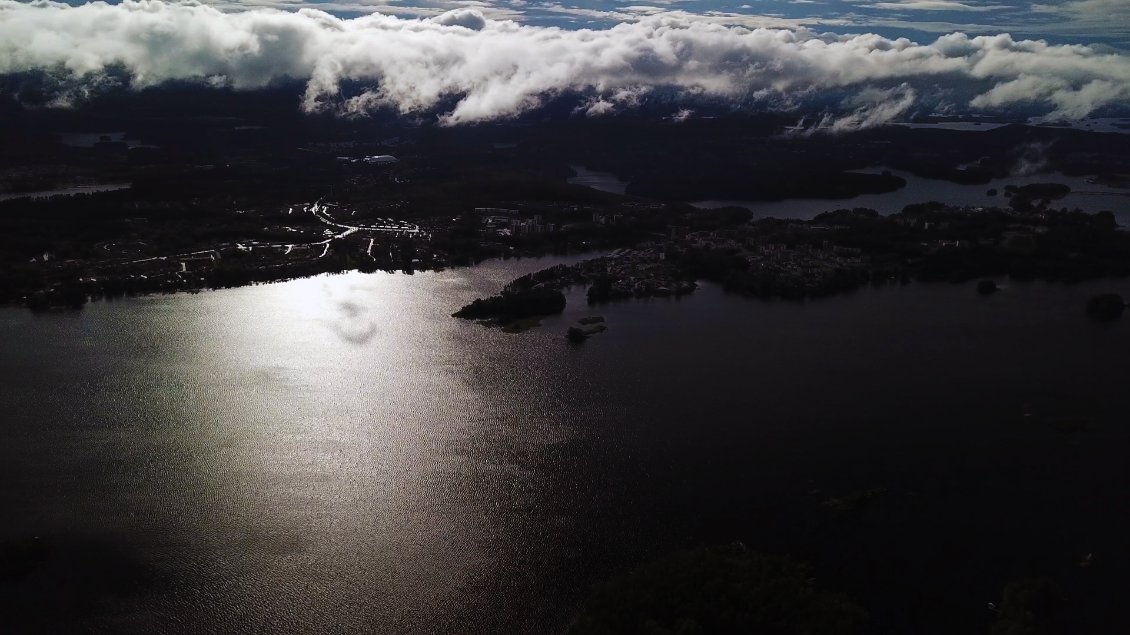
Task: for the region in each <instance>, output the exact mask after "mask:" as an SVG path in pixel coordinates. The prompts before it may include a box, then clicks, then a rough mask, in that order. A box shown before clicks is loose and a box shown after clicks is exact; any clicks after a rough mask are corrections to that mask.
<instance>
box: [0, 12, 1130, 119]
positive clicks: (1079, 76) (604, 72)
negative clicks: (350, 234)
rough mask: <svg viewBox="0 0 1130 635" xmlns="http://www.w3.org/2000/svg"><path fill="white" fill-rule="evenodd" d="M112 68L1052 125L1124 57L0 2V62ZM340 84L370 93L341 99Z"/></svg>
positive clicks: (453, 16)
mask: <svg viewBox="0 0 1130 635" xmlns="http://www.w3.org/2000/svg"><path fill="white" fill-rule="evenodd" d="M113 69H124V70H125V71H126V72H127V73H128V75H129V76H130V78H131V80H130V81H131V86H133V87H135V88H143V87H148V86H153V85H157V84H160V83H162V82H166V81H169V80H198V81H202V82H207V83H209V84H212V85H222V86H230V87H233V88H236V89H252V88H259V87H264V86H267V85H270V84H271V83H272V82H277V81H280V80H284V79H299V80H302V81H304V82H306V91H305V95H304V98H303V101H302V107H303V108H304V109H306V110H308V111H319V110H326V109H333V110H340V111H342V112H346V113H364V112H366V111H369V110H372V109H375V108H394V109H396V110H398V111H400V112H402V113H405V114H410V113H425V112H431V111H434V110H435V109H437V108H440V107H442V108H444V109H445V111H444V112H442V113H441V119H442V121H443V122H445V123H448V124H461V123H471V122H480V121H487V120H491V119H497V118H504V117H511V116H514V115H517V114H520V113H522V112H525V111H528V110H531V109H534V108H536V107H537V106H538V105H539V104H541V103H543V102H544V101H545V100H546V99H548V98H552V97H554V96H557V95H561V94H565V93H569V92H577V93H580V94H587V95H589V96H590V102H589V104H590V107H589V109H588V110H589V111H591V112H590V114H594V115H596V114H607V113H608V112H610V111H614V110H615V109H617V108H624V107H631V106H632V105H633V104H635V103H638V101H639V99H640V98H641V96H643V95H646V94H648V93H649V92H651V91H654V90H656V89H663V90H667V91H674V92H675V93H677V94H679V95H681V96H683V97H684V98H686V99H688V100H691V99H714V100H724V101H730V102H733V103H735V104H744V105H756V104H767V105H781V104H787V105H792V106H797V105H803V104H805V103H807V102H809V101H813V102H818V101H820V100H822V99H823V100H825V102H827V97H828V95H836V96H837V97H836V98H835V101H836V103H840V104H842V105H843V106H844V107H845V108H846V109H847V117H846V118H844V119H837V121H842V122H843V123H841V124H839V125H840V127H843V128H848V129H850V128H853V127H866V126H870V125H876V124H879V123H884V122H885V121H888V120H890V119H891V118H894V117H898V116H903V115H905V114H906V113H908V112H910V111H911V110H912V109H913V108H914V107H915V105H916V104H918V103H920V102H921V103H926V102H923V101H922V100H924V99H925V98H926V97H927V96H931V99H935V100H936V99H943V98H944V99H947V100H949V101H948V103H946V106H947V107H950V108H954V109H957V110H964V111H970V110H988V111H992V110H996V109H1002V108H1011V107H1016V106H1025V107H1031V108H1036V109H1039V110H1040V111H1041V112H1042V113H1043V114H1045V115H1046V117H1047V118H1048V119H1051V120H1060V119H1076V118H1080V117H1084V116H1086V115H1088V114H1090V113H1092V112H1094V111H1095V110H1097V109H1099V108H1103V107H1105V106H1112V105H1113V106H1130V57H1128V56H1126V55H1122V54H1119V53H1118V52H1111V51H1110V50H1107V49H1099V48H1095V47H1088V46H1084V45H1060V46H1053V45H1049V44H1047V43H1045V42H1041V41H1027V40H1020V41H1018V40H1014V39H1013V38H1012V37H1010V36H1009V35H1003V34H1002V35H993V36H979V37H969V36H967V35H965V34H962V33H954V34H950V35H945V36H942V37H940V38H938V39H937V40H936V41H934V42H931V43H928V44H918V43H914V42H911V41H910V40H907V39H903V38H900V39H888V38H883V37H880V36H877V35H851V36H839V35H833V34H818V33H814V32H812V31H809V30H806V29H787V28H748V27H744V26H737V25H728V24H724V23H718V22H715V21H710V20H703V19H699V18H696V17H691V16H688V15H686V14H679V13H655V14H653V15H648V16H646V17H643V18H641V19H640V20H638V21H635V22H631V23H624V24H619V25H617V26H614V27H612V28H609V29H603V30H585V29H582V30H566V29H560V28H555V27H541V26H528V25H521V24H518V23H516V22H513V21H510V20H497V19H490V18H488V17H485V16H484V15H483V14H482V13H481V12H479V11H477V10H474V9H458V10H455V11H451V12H447V13H444V14H442V15H439V16H436V17H432V18H415V19H405V18H398V17H394V16H390V15H380V14H373V15H368V16H364V17H358V18H352V19H342V18H337V17H334V16H331V15H329V14H327V13H323V12H320V11H316V10H311V9H301V10H299V11H297V12H286V11H278V10H273V9H253V10H248V11H241V12H223V11H220V10H217V9H215V8H212V7H209V6H205V5H200V4H178V3H166V2H161V1H158V0H138V1H135V0H126V1H125V2H123V3H122V4H118V5H108V4H105V3H101V2H95V3H90V4H84V5H80V6H76V7H72V6H68V5H64V4H59V3H54V2H47V1H45V0H38V1H36V2H32V3H20V2H15V1H14V0H0V73H13V72H23V71H36V70H38V71H46V72H48V73H51V74H53V75H55V76H58V77H62V78H65V79H66V80H67V81H70V82H72V83H74V84H76V85H90V84H97V83H98V82H99V81H102V80H103V78H104V77H105V76H106V73H107V71H109V70H113ZM347 83H348V84H353V85H356V84H360V85H362V86H365V87H367V88H365V89H364V90H363V91H361V92H360V94H352V95H350V96H346V95H344V93H343V91H342V87H343V85H345V84H347ZM852 95H854V96H855V97H852ZM845 96H847V97H846V98H845ZM452 104H453V105H452Z"/></svg>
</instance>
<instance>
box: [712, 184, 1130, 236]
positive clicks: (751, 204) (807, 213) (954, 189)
mask: <svg viewBox="0 0 1130 635" xmlns="http://www.w3.org/2000/svg"><path fill="white" fill-rule="evenodd" d="M872 171H873V170H872ZM891 172H892V174H895V175H897V176H900V177H902V178H903V179H905V180H906V186H905V187H902V188H900V189H898V190H895V191H894V192H888V193H886V194H861V195H859V196H856V197H853V198H846V199H834V200H829V199H815V198H813V199H791V200H787V201H733V200H708V201H697V202H695V203H692V204H693V205H695V206H696V207H702V208H715V207H724V206H728V205H736V206H738V207H745V208H747V209H749V210H750V211H752V212H753V215H754V218H795V219H804V220H808V219H812V218H814V217H815V216H816V215H818V214H821V213H823V212H827V211H831V210H836V209H843V208H849V209H850V208H854V207H866V208H869V209H873V210H875V211H877V212H879V213H880V214H884V215H886V214H894V213H896V212H901V211H902V209H903V208H904V207H906V206H907V205H913V204H916V203H928V202H930V201H939V202H942V203H946V204H948V205H957V206H965V207H1005V208H1007V207H1008V198H1007V197H1006V196H1005V195H1004V188H1005V187H1007V186H1009V185H1016V186H1022V185H1028V184H1031V183H1062V184H1064V185H1067V186H1068V187H1070V188H1071V193H1070V194H1068V195H1067V196H1065V197H1063V198H1062V199H1059V200H1056V201H1052V202H1051V204H1050V205H1049V207H1050V208H1051V209H1061V208H1065V207H1066V208H1067V209H1081V210H1083V211H1084V212H1088V213H1092V214H1093V213H1097V212H1103V211H1108V212H1112V213H1113V214H1114V215H1115V217H1116V218H1117V219H1118V222H1119V224H1121V225H1122V226H1124V227H1125V226H1130V190H1126V189H1119V188H1113V187H1109V186H1106V185H1102V184H1099V183H1088V182H1087V180H1086V179H1085V178H1084V177H1079V176H1067V175H1064V174H1061V173H1058V172H1056V173H1050V174H1028V175H1025V176H1010V177H1008V178H1003V179H993V180H992V181H990V182H989V183H987V184H983V185H961V184H957V183H950V182H949V181H942V180H938V179H925V178H922V177H919V176H915V175H913V174H911V173H909V172H902V171H899V170H892V171H891ZM989 190H997V193H996V195H994V196H989V194H988V192H989Z"/></svg>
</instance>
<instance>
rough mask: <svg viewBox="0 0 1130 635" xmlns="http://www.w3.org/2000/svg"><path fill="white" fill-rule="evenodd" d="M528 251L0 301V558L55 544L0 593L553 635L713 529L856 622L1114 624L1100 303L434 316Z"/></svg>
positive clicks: (971, 298) (227, 615)
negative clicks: (189, 286)
mask: <svg viewBox="0 0 1130 635" xmlns="http://www.w3.org/2000/svg"><path fill="white" fill-rule="evenodd" d="M553 262H557V261H556V260H542V261H532V260H524V261H509V262H492V263H487V264H485V265H484V266H481V267H478V268H473V269H458V270H451V271H445V272H439V273H421V274H416V275H414V276H406V275H391V274H383V273H381V274H372V275H363V274H349V275H343V276H322V277H318V278H312V279H307V280H298V281H292V282H286V283H279V284H270V285H262V286H256V287H248V288H242V289H233V290H224V291H216V292H207V293H201V294H197V295H188V294H181V295H172V296H156V297H147V298H141V299H134V300H125V301H117V302H109V303H107V302H102V303H96V304H93V305H91V306H89V307H88V308H87V309H85V310H84V311H82V312H81V313H58V314H40V315H36V314H32V313H30V312H27V311H24V310H18V309H4V310H0V350H2V351H3V355H0V412H3V413H4V415H3V419H2V422H3V435H4V443H3V444H2V445H0V476H2V477H3V478H2V481H0V482H2V483H3V486H2V487H0V502H2V504H3V509H4V510H5V512H6V514H7V519H8V520H7V522H5V523H4V524H3V526H2V527H0V539H4V540H13V539H26V538H28V537H30V536H40V537H41V538H40V539H41V540H45V541H47V544H48V545H49V546H50V550H49V551H48V553H49V554H50V555H49V556H48V559H47V564H46V565H44V569H43V570H42V571H41V572H40V573H39V574H37V577H34V578H31V579H29V580H24V581H23V582H21V585H20V587H19V588H20V589H22V591H21V592H22V593H24V594H25V595H28V594H32V595H34V594H36V593H38V596H39V597H52V598H63V599H64V600H68V599H73V598H75V597H82V598H87V599H90V598H93V600H91V602H86V603H75V604H72V603H70V602H69V601H68V602H67V603H66V604H67V605H68V606H74V607H75V608H73V609H72V611H73V612H77V613H78V614H79V615H81V616H82V618H81V619H82V622H83V623H84V626H86V627H88V628H89V630H92V631H93V632H132V633H196V632H214V633H230V632H253V631H254V632H281V633H337V632H376V633H425V632H428V633H446V632H450V633H553V632H561V630H562V629H563V628H564V627H565V625H566V624H567V623H568V620H569V619H570V616H571V615H572V614H573V612H574V611H575V609H576V606H577V604H578V602H579V601H580V600H581V599H582V598H583V596H584V594H585V593H586V589H587V588H588V587H589V585H590V584H592V583H593V582H595V581H598V580H600V579H602V578H604V577H605V576H607V575H609V574H611V573H614V572H616V571H619V570H621V569H622V568H624V567H628V566H631V565H632V564H634V563H637V562H639V561H640V560H642V559H645V558H648V557H652V556H655V555H658V554H661V553H664V552H667V551H669V550H671V549H676V548H680V547H684V546H688V545H693V544H698V543H701V542H728V541H732V540H742V541H744V542H745V543H746V544H747V545H750V546H751V547H753V548H756V549H761V550H765V551H769V552H774V553H790V554H793V555H794V556H795V557H797V558H800V559H802V560H805V561H808V562H810V563H812V564H813V565H814V566H815V567H816V576H817V579H818V581H819V583H820V584H822V585H825V586H827V587H829V588H834V589H840V590H844V591H847V592H849V593H851V594H852V595H854V596H855V597H857V598H858V599H859V601H860V602H861V603H863V604H864V605H865V606H867V607H868V608H869V609H870V610H871V612H872V615H873V619H872V622H871V632H874V633H908V632H914V633H927V634H928V633H955V632H961V633H965V632H986V630H987V628H988V624H989V620H990V619H991V614H990V613H989V612H988V610H987V609H986V606H987V603H988V602H991V601H997V602H999V600H1000V597H999V596H1000V591H1001V589H1002V588H1003V586H1004V585H1005V584H1006V583H1007V582H1009V581H1010V580H1013V579H1015V578H1018V577H1021V576H1025V575H1036V574H1038V575H1047V576H1051V577H1053V578H1055V579H1056V580H1057V581H1058V582H1060V584H1061V585H1062V586H1063V587H1064V588H1065V590H1066V593H1067V594H1068V596H1069V597H1070V600H1071V601H1070V603H1069V606H1068V618H1069V620H1070V621H1069V624H1070V625H1071V626H1072V629H1070V630H1069V631H1068V632H1080V633H1082V632H1121V631H1124V630H1125V628H1126V627H1128V626H1130V623H1128V622H1130V620H1128V618H1127V617H1126V615H1125V612H1124V611H1123V607H1122V599H1123V595H1124V593H1123V591H1124V590H1125V586H1124V582H1123V581H1124V580H1125V578H1126V576H1127V574H1130V547H1128V545H1127V543H1126V540H1125V536H1126V535H1127V533H1128V531H1130V506H1128V504H1127V502H1126V497H1125V484H1126V482H1127V476H1128V474H1127V467H1126V461H1125V457H1126V455H1127V451H1128V450H1130V444H1128V440H1130V437H1128V435H1127V427H1126V417H1125V412H1126V406H1127V400H1126V397H1125V386H1126V385H1127V381H1128V380H1130V361H1128V360H1130V358H1128V357H1127V355H1126V351H1127V350H1130V331H1128V330H1127V324H1126V323H1117V324H1113V325H1096V324H1094V323H1091V322H1089V321H1088V320H1087V319H1086V318H1085V317H1084V316H1083V311H1082V307H1083V303H1084V302H1085V300H1086V298H1087V296H1088V295H1089V294H1091V293H1093V292H1095V291H1099V290H1117V291H1121V292H1122V293H1125V294H1127V295H1130V282H1127V281H1125V280H1122V281H1108V282H1098V283H1092V284H1088V285H1081V286H1077V287H1060V286H1046V285H1042V284H1024V285H1021V284H1016V283H1007V281H1006V284H1005V289H1004V290H1003V291H1001V292H1000V293H998V294H997V295H995V296H992V297H988V298H985V297H981V296H978V295H977V294H976V293H975V292H974V290H973V288H972V287H971V286H970V285H959V286H948V285H945V286H925V285H911V286H908V287H889V288H882V289H865V290H861V291H859V292H857V293H854V294H849V295H844V296H838V297H834V298H831V299H828V300H824V301H819V302H809V303H792V302H762V301H750V300H745V299H741V298H737V297H733V296H729V295H726V294H724V293H722V292H721V291H720V290H719V289H717V288H715V287H713V286H711V285H706V286H704V287H703V288H702V289H701V290H700V291H699V292H697V293H696V294H694V295H692V296H689V297H686V298H683V299H681V300H678V301H676V300H649V301H629V302H623V303H619V304H614V305H610V306H606V307H602V308H600V309H598V310H596V311H593V310H592V309H590V308H588V307H587V306H585V303H584V301H583V292H582V291H581V290H579V289H578V290H575V291H574V292H573V293H571V294H570V297H569V306H568V308H567V309H566V312H565V314H564V315H562V316H560V317H554V318H550V319H547V320H546V321H545V325H544V326H543V327H542V328H540V329H535V330H532V331H529V332H526V333H523V334H518V335H508V334H505V333H501V332H499V331H497V330H491V329H487V328H484V327H481V326H479V325H477V324H474V323H469V322H464V321H460V320H455V319H453V318H451V317H449V314H450V313H451V311H453V310H454V309H455V308H457V307H458V306H459V305H461V304H462V303H464V302H466V301H468V300H469V299H471V298H473V297H475V296H478V295H482V294H484V293H489V292H493V291H495V290H496V289H497V288H498V287H499V286H501V284H503V283H504V282H506V281H508V280H509V279H511V278H513V277H515V276H517V275H520V274H521V273H524V272H527V271H531V270H534V269H538V268H542V267H544V266H547V265H549V264H552V263H553ZM593 312H597V313H600V314H603V315H605V316H606V317H607V320H608V325H609V331H608V332H607V333H605V334H602V335H599V336H597V337H594V338H593V339H591V340H590V341H588V342H587V343H585V344H583V345H581V346H576V345H572V344H570V343H568V342H567V341H566V340H565V338H564V337H563V333H564V330H565V327H566V326H567V325H568V324H569V323H571V322H572V321H573V320H575V319H576V318H578V317H580V316H583V315H589V314H592V313H593ZM867 490H877V491H880V492H882V493H881V494H880V495H878V496H877V497H876V498H875V499H874V500H873V501H871V502H870V503H868V504H867V505H864V506H861V507H860V508H858V509H852V510H847V511H844V510H836V509H833V508H832V507H829V506H828V505H826V504H824V503H825V501H827V500H828V499H829V498H833V497H844V496H850V495H851V494H852V493H853V492H859V491H867ZM1087 553H1093V554H1094V561H1095V566H1093V567H1087V568H1083V567H1080V566H1079V564H1078V563H1079V561H1080V558H1082V557H1083V556H1084V555H1085V554H1087ZM76 554H78V555H76ZM123 571H126V572H129V574H128V576H127V575H126V574H123V573H121V572H123ZM60 575H66V576H68V577H67V578H66V579H68V580H71V582H69V583H67V584H63V585H60V584H58V579H59V576H60ZM75 580H77V582H76V581H75ZM138 580H140V581H142V582H141V583H138V582H137V581H138ZM9 597H16V598H17V599H18V598H19V597H21V596H18V595H17V596H11V595H10V594H9ZM9 602H15V600H11V599H9ZM13 606H14V607H16V608H11V607H9V612H10V611H12V610H17V609H18V610H19V611H26V610H28V609H26V608H19V607H21V606H27V605H23V604H14V605H13ZM16 614H17V615H25V614H24V613H19V612H17V613H16ZM67 614H68V612H67V611H60V610H58V609H54V610H45V611H43V612H42V613H37V614H36V619H39V620H42V621H47V622H49V623H53V621H54V622H58V623H55V626H56V627H57V628H53V629H49V630H54V631H56V632H61V631H66V630H73V627H74V626H75V625H74V624H67V622H66V619H65V618H66V616H67ZM25 617H26V615H25ZM1100 626H1101V628H1100Z"/></svg>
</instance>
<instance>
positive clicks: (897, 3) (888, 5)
mask: <svg viewBox="0 0 1130 635" xmlns="http://www.w3.org/2000/svg"><path fill="white" fill-rule="evenodd" d="M861 6H862V7H863V8H865V9H897V10H910V11H973V12H981V11H999V10H1000V9H1007V8H1008V7H1007V6H1005V5H1000V4H968V3H966V2H955V1H954V0H887V1H885V2H874V3H867V4H863V5H861Z"/></svg>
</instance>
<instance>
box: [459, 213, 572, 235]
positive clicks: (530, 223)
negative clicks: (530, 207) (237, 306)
mask: <svg viewBox="0 0 1130 635" xmlns="http://www.w3.org/2000/svg"><path fill="white" fill-rule="evenodd" d="M475 212H476V213H477V214H479V216H480V217H481V218H482V223H483V226H484V227H485V228H486V229H487V230H489V231H493V232H494V233H495V234H496V235H498V236H524V235H529V234H546V233H550V232H555V231H558V229H560V227H559V226H558V225H557V223H547V222H545V218H544V217H543V216H542V215H541V214H534V215H533V216H530V217H523V216H522V215H521V212H519V211H518V210H516V209H505V208H502V207H476V208H475Z"/></svg>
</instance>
